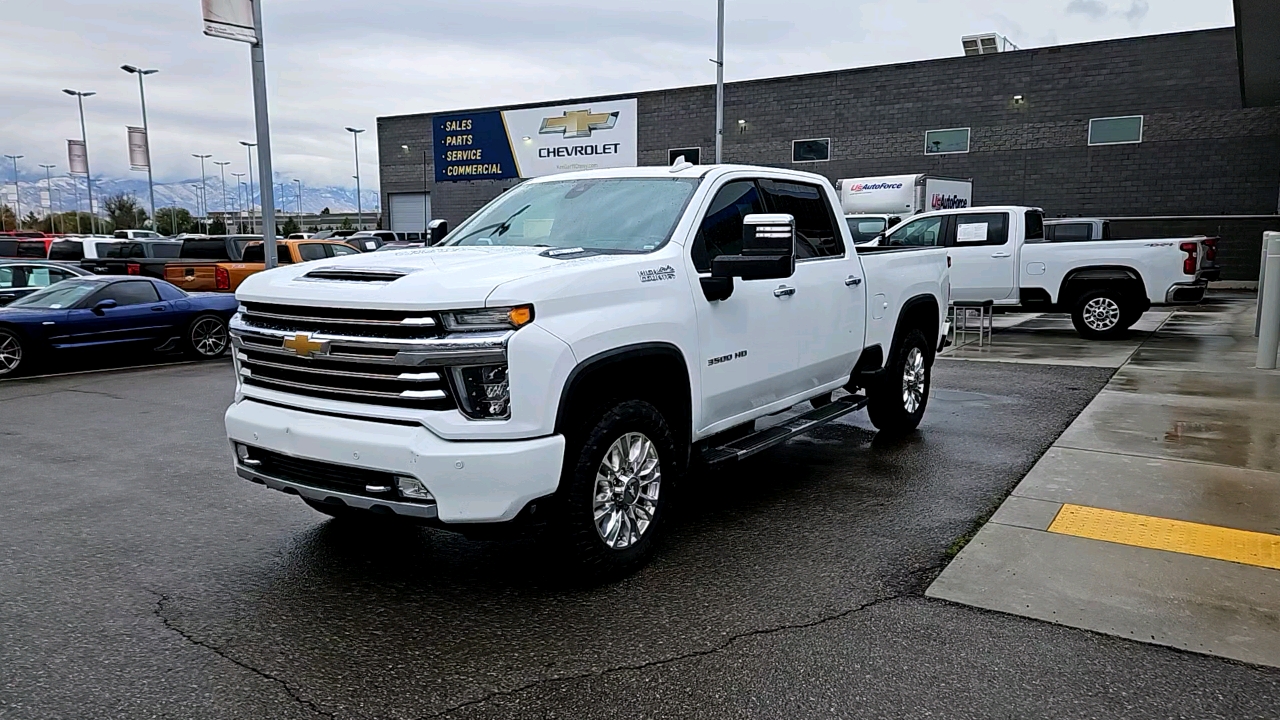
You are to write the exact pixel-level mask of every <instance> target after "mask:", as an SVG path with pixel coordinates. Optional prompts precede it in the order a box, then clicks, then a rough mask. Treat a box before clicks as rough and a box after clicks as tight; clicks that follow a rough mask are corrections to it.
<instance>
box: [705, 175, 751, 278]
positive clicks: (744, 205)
mask: <svg viewBox="0 0 1280 720" xmlns="http://www.w3.org/2000/svg"><path fill="white" fill-rule="evenodd" d="M762 212H764V202H763V201H762V200H761V197H760V190H759V188H757V187H756V184H755V182H753V181H751V180H734V181H733V182H730V183H726V184H725V186H724V187H722V188H720V191H719V192H717V193H716V196H715V198H714V199H713V200H712V201H711V207H709V208H707V215H706V217H704V218H703V219H702V225H701V226H700V227H699V228H698V234H697V236H696V237H694V239H693V249H692V254H693V265H694V267H696V268H697V269H698V272H711V261H712V260H714V259H715V258H717V257H719V256H721V255H737V254H739V253H740V252H742V226H743V222H742V221H743V220H744V219H745V218H746V217H747V216H748V215H752V214H755V213H762Z"/></svg>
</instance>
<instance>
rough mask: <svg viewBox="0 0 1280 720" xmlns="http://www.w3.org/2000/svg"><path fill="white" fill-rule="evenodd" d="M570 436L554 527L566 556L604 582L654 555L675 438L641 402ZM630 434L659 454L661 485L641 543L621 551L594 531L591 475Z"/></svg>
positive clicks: (612, 409) (602, 413) (601, 414)
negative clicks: (647, 442)
mask: <svg viewBox="0 0 1280 720" xmlns="http://www.w3.org/2000/svg"><path fill="white" fill-rule="evenodd" d="M589 417H590V418H594V421H592V420H591V419H588V420H586V421H585V422H583V423H582V424H581V425H580V426H579V431H578V432H577V433H576V438H575V437H570V438H569V442H568V444H567V446H566V451H565V468H564V471H563V473H562V475H561V481H560V485H561V487H560V490H559V491H558V493H557V495H558V505H559V510H560V520H559V522H558V523H557V524H558V526H559V530H560V535H561V537H562V539H563V540H564V541H565V542H566V543H567V545H568V551H569V553H570V555H571V557H572V558H573V559H574V560H575V561H576V562H578V563H579V564H580V565H581V566H582V569H583V570H584V571H585V572H586V575H587V576H588V577H587V578H586V579H590V580H608V579H612V578H614V577H617V576H618V575H621V574H626V573H629V572H631V571H632V570H634V569H636V568H637V567H639V566H640V565H642V564H643V563H644V562H645V561H646V560H647V559H648V556H649V555H650V554H651V553H652V552H653V549H654V546H655V545H656V543H657V542H658V538H659V536H660V535H661V534H662V531H663V528H664V526H665V525H666V521H667V515H668V512H669V508H670V505H671V493H672V489H673V486H674V484H675V480H676V475H677V473H678V470H679V467H680V465H679V463H678V462H677V460H676V458H677V454H676V446H675V439H674V435H673V433H672V431H671V428H670V426H669V425H668V424H667V421H666V418H664V417H663V416H662V413H661V412H660V411H659V410H658V409H657V408H656V407H654V406H653V405H651V404H649V403H647V402H644V401H642V400H626V401H621V402H618V403H616V404H613V405H611V406H609V407H607V408H603V409H601V410H599V411H597V412H594V413H590V415H589ZM630 432H638V433H642V434H644V436H645V437H647V438H649V440H650V441H651V442H652V443H653V444H654V446H655V448H656V449H657V451H658V462H659V463H660V467H661V471H662V485H661V486H660V488H659V492H658V500H659V501H658V505H657V508H656V510H655V512H654V518H653V522H652V523H651V524H650V525H649V527H648V529H647V530H646V531H645V533H644V535H642V536H641V538H640V540H638V541H637V542H636V543H634V544H633V545H631V547H628V548H623V549H614V548H611V547H608V546H607V545H605V542H604V540H603V539H602V538H601V537H600V533H599V532H598V531H597V530H596V526H595V518H594V508H593V505H594V496H595V484H596V473H597V471H598V470H599V468H600V463H601V462H602V461H603V460H604V455H605V452H606V451H607V450H608V449H609V447H610V446H611V445H612V444H613V443H614V441H616V440H617V439H618V438H620V437H622V436H623V435H625V434H627V433H630Z"/></svg>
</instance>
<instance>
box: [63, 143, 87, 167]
mask: <svg viewBox="0 0 1280 720" xmlns="http://www.w3.org/2000/svg"><path fill="white" fill-rule="evenodd" d="M67 167H69V168H70V169H71V170H70V172H71V173H72V174H75V175H88V174H89V151H88V150H87V149H86V148H85V146H84V141H83V140H68V141H67Z"/></svg>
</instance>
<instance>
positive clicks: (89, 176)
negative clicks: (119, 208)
mask: <svg viewBox="0 0 1280 720" xmlns="http://www.w3.org/2000/svg"><path fill="white" fill-rule="evenodd" d="M62 92H64V93H66V94H68V95H71V96H74V97H75V99H76V102H77V103H78V104H79V105H80V142H82V143H84V186H85V190H86V191H87V192H88V193H89V233H90V234H96V232H97V228H96V227H95V226H96V225H97V224H98V223H97V215H96V214H95V213H94V212H93V173H91V172H89V132H88V131H87V130H85V125H84V99H85V98H87V97H93V96H94V95H97V94H98V93H96V92H80V91H78V90H65V89H64V90H63V91H62Z"/></svg>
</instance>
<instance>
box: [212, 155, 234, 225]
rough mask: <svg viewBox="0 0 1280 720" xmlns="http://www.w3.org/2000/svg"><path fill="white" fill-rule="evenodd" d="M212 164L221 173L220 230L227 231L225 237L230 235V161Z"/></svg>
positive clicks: (219, 161) (217, 161)
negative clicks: (228, 209) (228, 220)
mask: <svg viewBox="0 0 1280 720" xmlns="http://www.w3.org/2000/svg"><path fill="white" fill-rule="evenodd" d="M213 164H214V165H217V166H218V169H219V170H221V171H222V229H223V230H226V231H227V233H226V234H227V235H230V234H231V231H230V230H229V229H228V226H227V166H228V165H230V164H231V161H230V160H214V161H213Z"/></svg>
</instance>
